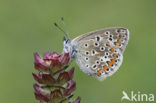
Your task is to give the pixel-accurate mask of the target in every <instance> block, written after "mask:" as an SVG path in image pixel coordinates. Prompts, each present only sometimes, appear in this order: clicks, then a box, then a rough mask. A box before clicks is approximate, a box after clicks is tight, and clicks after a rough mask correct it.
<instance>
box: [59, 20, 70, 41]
mask: <svg viewBox="0 0 156 103" xmlns="http://www.w3.org/2000/svg"><path fill="white" fill-rule="evenodd" d="M61 20H62V22H63V25H64V28H65V31H66V34H67V38H68V39H69V32H68V30H67V28H66V24H65V22H64V18H63V17H61Z"/></svg>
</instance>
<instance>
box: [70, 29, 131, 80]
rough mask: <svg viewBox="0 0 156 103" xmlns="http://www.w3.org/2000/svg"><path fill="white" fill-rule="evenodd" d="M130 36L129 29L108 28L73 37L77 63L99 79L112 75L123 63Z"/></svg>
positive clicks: (84, 70) (83, 69)
mask: <svg viewBox="0 0 156 103" xmlns="http://www.w3.org/2000/svg"><path fill="white" fill-rule="evenodd" d="M128 38H129V34H128V30H127V29H124V28H108V29H102V30H98V31H93V32H90V33H86V34H83V35H81V36H79V37H77V38H75V39H73V40H72V44H73V47H74V49H75V50H76V51H77V52H76V53H75V59H76V61H77V64H78V65H79V66H80V68H81V69H82V71H83V72H85V73H87V74H89V75H92V76H96V77H97V78H99V79H104V78H106V77H107V76H110V75H112V74H113V73H115V72H116V71H117V70H118V68H119V67H120V65H121V63H122V59H123V56H122V53H123V51H124V49H125V47H126V45H127V43H128Z"/></svg>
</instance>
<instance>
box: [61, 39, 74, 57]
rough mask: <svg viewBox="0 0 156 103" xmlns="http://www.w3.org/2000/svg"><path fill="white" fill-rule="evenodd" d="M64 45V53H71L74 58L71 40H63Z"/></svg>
mask: <svg viewBox="0 0 156 103" xmlns="http://www.w3.org/2000/svg"><path fill="white" fill-rule="evenodd" d="M63 45H64V49H63V52H64V53H69V55H70V57H72V58H73V57H74V52H75V50H74V47H73V45H72V43H71V40H70V39H69V38H64V39H63Z"/></svg>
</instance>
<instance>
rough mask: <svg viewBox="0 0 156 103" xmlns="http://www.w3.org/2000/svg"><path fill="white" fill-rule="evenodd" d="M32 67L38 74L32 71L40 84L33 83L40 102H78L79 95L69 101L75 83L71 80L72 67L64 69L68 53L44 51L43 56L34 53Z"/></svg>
mask: <svg viewBox="0 0 156 103" xmlns="http://www.w3.org/2000/svg"><path fill="white" fill-rule="evenodd" d="M34 60H35V61H34V67H35V69H36V70H38V74H37V75H36V74H35V73H32V75H33V77H34V79H35V80H36V81H37V82H38V83H39V84H40V85H38V84H34V90H35V92H34V94H35V97H36V99H37V100H39V101H40V103H59V102H62V101H67V102H68V103H80V100H81V99H80V97H78V98H77V99H76V100H75V101H74V102H71V98H72V97H73V91H75V90H76V83H75V82H74V81H73V80H72V79H73V76H74V68H72V69H71V70H69V71H65V69H66V68H67V66H68V65H69V61H70V57H69V53H64V54H61V55H59V54H58V53H56V52H52V53H51V52H46V53H44V56H43V58H41V57H40V56H39V55H38V53H34Z"/></svg>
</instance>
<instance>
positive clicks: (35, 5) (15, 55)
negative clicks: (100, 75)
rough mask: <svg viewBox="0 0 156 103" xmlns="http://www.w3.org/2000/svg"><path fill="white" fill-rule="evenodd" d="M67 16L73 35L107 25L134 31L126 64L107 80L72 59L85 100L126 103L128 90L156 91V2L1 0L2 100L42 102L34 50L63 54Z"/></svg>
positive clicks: (7, 102) (5, 102)
mask: <svg viewBox="0 0 156 103" xmlns="http://www.w3.org/2000/svg"><path fill="white" fill-rule="evenodd" d="M61 16H63V17H64V19H65V22H66V25H67V28H68V30H69V32H70V37H71V38H75V37H76V36H79V35H81V34H83V33H86V32H89V31H93V30H97V29H101V28H106V27H116V26H120V27H126V28H128V29H129V30H130V41H129V44H128V46H127V49H126V50H125V52H124V60H123V64H122V66H121V67H120V69H119V70H118V71H117V72H116V73H115V74H114V75H113V76H111V77H109V78H107V79H106V80H105V81H103V82H99V81H98V80H96V79H95V78H93V77H89V76H87V75H86V74H84V73H83V72H82V71H81V70H80V69H79V67H78V66H77V64H76V63H75V62H72V65H71V67H72V66H75V68H76V71H75V77H74V79H75V81H76V83H77V90H76V92H75V96H81V98H82V101H81V103H120V102H121V97H122V91H123V90H124V91H126V92H127V93H128V94H129V95H130V92H131V91H134V92H135V93H137V92H138V91H140V92H141V93H147V94H149V93H152V94H155V95H156V63H155V62H156V48H155V47H156V46H155V45H156V1H155V0H94V1H93V0H0V103H38V101H36V100H35V98H34V94H33V87H32V85H33V83H35V81H34V80H33V77H32V72H35V70H34V68H33V53H34V52H36V51H37V52H38V53H39V54H40V55H42V54H43V53H44V52H47V51H54V50H56V51H58V52H59V53H61V52H62V48H63V45H62V38H63V33H62V32H60V31H59V30H58V29H57V28H56V27H54V26H53V22H57V23H58V24H59V25H60V26H62V27H63V25H62V23H61V20H60V17H61ZM123 102H124V103H127V101H126V100H124V101H123ZM155 102H156V100H155Z"/></svg>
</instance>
